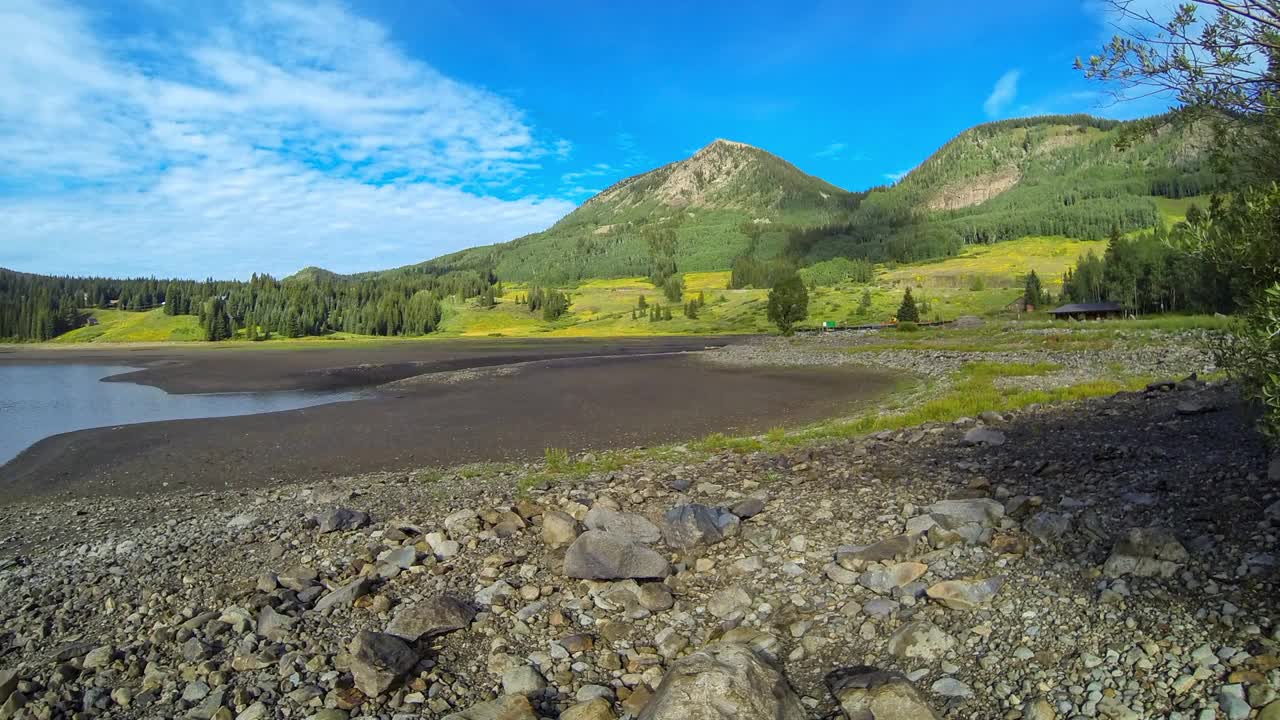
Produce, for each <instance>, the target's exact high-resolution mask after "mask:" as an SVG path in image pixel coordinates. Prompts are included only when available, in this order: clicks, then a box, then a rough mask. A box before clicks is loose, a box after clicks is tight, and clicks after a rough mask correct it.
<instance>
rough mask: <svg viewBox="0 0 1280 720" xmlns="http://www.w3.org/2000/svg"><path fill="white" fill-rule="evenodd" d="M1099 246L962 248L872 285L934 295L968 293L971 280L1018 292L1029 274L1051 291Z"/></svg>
mask: <svg viewBox="0 0 1280 720" xmlns="http://www.w3.org/2000/svg"><path fill="white" fill-rule="evenodd" d="M1106 248H1107V243H1106V242H1105V241H1091V240H1072V239H1070V238H1065V237H1026V238H1022V239H1021V240H1010V241H1008V242H1002V243H995V244H993V245H968V246H966V247H965V248H964V250H962V251H961V253H960V254H959V255H958V256H956V257H953V258H946V259H945V260H939V261H935V262H926V263H915V264H912V265H899V266H897V267H896V268H893V269H889V270H887V271H885V272H884V273H883V274H882V275H880V276H879V277H878V278H877V281H878V282H880V283H882V284H884V283H888V284H891V285H904V286H905V285H910V286H912V287H923V288H926V289H938V290H969V289H970V288H971V287H972V286H973V280H974V278H981V280H982V284H983V285H985V286H986V287H987V288H992V289H1008V288H1016V289H1018V290H1021V289H1022V282H1023V277H1024V276H1025V275H1026V274H1027V273H1029V272H1030V271H1032V270H1035V271H1036V274H1037V275H1039V276H1040V279H1041V282H1042V283H1043V284H1044V286H1045V287H1046V289H1053V290H1054V291H1055V292H1056V290H1057V288H1058V287H1060V286H1061V285H1062V275H1063V273H1065V272H1066V271H1067V269H1068V268H1070V267H1073V266H1074V265H1075V264H1076V260H1078V259H1079V258H1080V257H1081V256H1083V255H1084V254H1085V253H1087V252H1089V251H1090V250H1092V251H1093V252H1095V253H1099V254H1101V253H1102V252H1103V251H1105V250H1106Z"/></svg>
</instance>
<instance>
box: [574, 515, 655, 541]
mask: <svg viewBox="0 0 1280 720" xmlns="http://www.w3.org/2000/svg"><path fill="white" fill-rule="evenodd" d="M582 524H583V525H586V526H587V529H588V530H604V531H605V532H611V533H614V534H616V535H623V536H626V537H629V538H631V539H632V540H634V541H636V542H641V543H656V542H658V540H661V539H662V533H661V532H660V531H659V530H658V526H657V525H654V524H653V523H651V522H649V521H648V520H647V519H645V518H644V517H643V516H640V515H636V514H635V513H623V512H618V511H617V510H610V509H609V508H606V507H598V506H597V507H593V508H591V511H590V512H588V513H587V516H586V517H585V518H583V520H582Z"/></svg>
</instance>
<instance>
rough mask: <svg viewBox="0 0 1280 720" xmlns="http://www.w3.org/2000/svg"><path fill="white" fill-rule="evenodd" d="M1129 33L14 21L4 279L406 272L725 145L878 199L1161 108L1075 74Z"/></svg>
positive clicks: (1005, 17) (120, 15)
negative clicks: (1025, 137) (1027, 138)
mask: <svg viewBox="0 0 1280 720" xmlns="http://www.w3.org/2000/svg"><path fill="white" fill-rule="evenodd" d="M1139 4H1140V5H1141V6H1142V7H1144V8H1148V9H1151V10H1152V11H1154V12H1156V13H1157V14H1159V13H1161V12H1163V8H1165V7H1167V6H1168V5H1169V4H1170V3H1168V2H1162V1H1161V0H1142V1H1141V2H1140V3H1139ZM975 7H977V8H980V9H974V8H975ZM1111 20H1113V18H1109V17H1108V16H1107V14H1106V12H1105V11H1104V10H1103V9H1102V5H1101V4H1100V3H1099V2H1098V0H1032V1H1030V2H1028V1H1027V0H1021V1H1007V0H997V1H996V2H990V3H984V4H979V5H977V6H974V5H971V4H968V3H955V2H951V1H949V0H930V1H928V2H926V1H924V0H902V1H900V2H894V3H861V2H859V3H849V2H830V3H824V2H819V3H779V2H770V3H763V2H761V3H753V2H733V3H730V2H705V3H665V2H658V3H648V4H646V5H644V6H643V7H641V6H638V5H635V4H633V3H602V2H561V3H552V2H548V3H529V2H487V3H474V2H454V1H449V2H442V1H433V0H423V1H421V2H401V1H396V2H390V1H382V0H369V1H367V2H354V1H353V2H349V3H340V2H319V3H311V2H306V3H303V2H296V3H295V2H290V1H289V0H281V1H278V2H239V1H235V0H230V1H226V2H223V1H221V0H214V1H211V2H200V3H194V2H189V3H181V2H180V3H168V2H162V1H161V0H136V1H134V2H119V1H111V0H109V1H104V2H93V3H76V2H69V1H68V0H0V97H4V98H5V101H4V102H3V103H0V266H4V267H10V268H13V269H18V270H25V271H30V272H43V273H58V274H64V273H65V274H101V275H157V276H184V277H206V276H216V277H247V276H248V274H249V273H251V272H254V271H259V272H262V271H265V272H271V273H273V274H277V275H283V274H288V273H290V272H292V271H294V270H296V269H298V268H300V267H302V266H304V265H309V264H315V265H322V266H324V267H328V268H331V269H334V270H337V271H340V272H353V271H359V270H370V269H379V268H386V267H393V266H396V265H402V264H406V263H411V262H418V261H421V260H424V259H427V258H430V257H434V256H436V255H439V254H442V253H444V252H448V251H451V250H456V249H459V248H462V247H468V246H471V245H477V244H485V243H492V242H500V241H503V240H508V239H511V238H514V237H517V236H519V235H522V234H525V233H528V232H533V231H537V230H540V229H543V228H545V227H547V226H548V225H550V224H551V223H553V222H554V221H555V220H556V219H558V218H559V217H561V216H562V215H564V214H565V213H566V212H568V211H570V210H572V209H573V207H574V206H575V205H576V204H578V203H580V202H582V201H583V200H585V199H586V198H588V197H590V195H591V194H593V193H594V192H597V191H599V190H600V189H603V188H605V187H607V186H608V185H609V184H611V183H613V182H615V181H617V180H619V179H621V178H623V177H626V176H628V175H632V174H635V173H638V172H642V171H644V170H647V169H650V168H652V167H656V166H658V165H661V164H663V163H667V162H671V161H673V160H678V159H680V158H683V157H686V156H688V155H689V154H691V153H692V152H694V151H696V150H697V149H698V148H699V147H701V146H703V145H705V144H707V143H708V142H710V141H711V140H713V139H715V138H717V137H723V138H728V139H732V140H738V141H741V142H746V143H750V144H753V145H757V146H759V147H762V148H764V149H766V150H769V151H770V152H773V153H776V154H778V155H781V156H782V157H784V158H786V159H788V160H790V161H791V162H793V163H795V164H796V165H798V166H799V167H801V168H802V169H804V170H805V171H807V172H810V173H813V174H815V175H819V176H821V177H823V178H825V179H827V180H829V181H831V182H833V183H835V184H837V185H840V186H842V187H845V188H847V189H851V190H853V189H862V188H866V187H869V186H872V185H878V184H882V183H886V182H891V181H892V179H893V178H895V177H898V176H900V174H902V173H904V172H906V171H907V170H909V169H910V168H912V167H914V166H915V165H916V164H918V163H919V162H921V161H922V160H923V159H925V158H926V157H927V156H928V155H929V153H931V152H932V151H933V150H935V149H936V148H937V147H938V146H940V145H941V144H942V143H944V142H946V141H947V140H948V139H949V138H951V137H952V136H954V135H955V134H957V133H959V132H961V131H962V130H964V129H965V128H968V127H970V126H972V125H975V124H978V123H981V122H985V121H987V120H991V119H998V118H1006V117H1016V116H1023V115H1032V114H1044V113H1066V112H1090V113H1094V114H1099V115H1104V116H1109V117H1117V118H1131V117H1137V116H1141V115H1146V114H1150V113H1153V112H1159V111H1161V110H1162V109H1164V107H1165V105H1166V104H1165V103H1163V102H1160V101H1158V100H1145V101H1142V102H1135V103H1119V104H1117V103H1115V102H1114V101H1112V100H1111V98H1110V96H1109V95H1108V94H1107V93H1106V92H1105V90H1104V89H1103V88H1100V87H1098V86H1096V85H1093V84H1091V83H1088V82H1086V81H1085V80H1084V79H1083V78H1081V77H1080V76H1079V74H1078V73H1077V72H1075V71H1074V70H1073V69H1072V66H1071V65H1072V61H1073V60H1074V58H1075V57H1076V56H1077V55H1088V54H1089V53H1090V52H1093V51H1096V49H1097V48H1098V47H1099V46H1100V45H1101V44H1102V43H1103V42H1104V41H1105V40H1106V39H1107V38H1108V37H1109V36H1110V34H1111V33H1112V28H1111V27H1109V23H1110V21H1111Z"/></svg>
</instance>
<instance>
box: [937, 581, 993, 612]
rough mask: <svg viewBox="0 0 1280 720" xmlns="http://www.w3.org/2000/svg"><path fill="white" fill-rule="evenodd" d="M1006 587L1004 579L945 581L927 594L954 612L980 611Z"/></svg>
mask: <svg viewBox="0 0 1280 720" xmlns="http://www.w3.org/2000/svg"><path fill="white" fill-rule="evenodd" d="M1002 585H1004V578H1003V577H993V578H987V579H986V580H944V581H943V582H940V583H936V584H934V585H932V586H930V587H929V589H928V590H927V591H926V593H927V594H928V595H929V597H930V598H932V599H933V600H934V601H935V602H938V603H940V604H942V605H943V606H945V607H948V608H951V609H952V610H979V609H982V608H985V607H988V606H990V605H991V601H992V600H993V599H994V598H995V596H996V593H997V592H999V590H1000V587H1001V586H1002Z"/></svg>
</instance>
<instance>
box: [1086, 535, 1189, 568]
mask: <svg viewBox="0 0 1280 720" xmlns="http://www.w3.org/2000/svg"><path fill="white" fill-rule="evenodd" d="M1188 559H1190V556H1189V555H1187V550H1186V548H1184V547H1183V546H1182V543H1180V542H1178V538H1177V537H1176V536H1174V534H1173V533H1171V532H1169V531H1168V530H1165V529H1163V528H1134V529H1132V530H1130V531H1129V537H1128V538H1127V539H1125V540H1123V541H1121V542H1119V543H1117V544H1116V546H1115V548H1114V549H1113V550H1112V551H1111V557H1109V558H1107V562H1106V564H1105V565H1103V567H1102V572H1103V574H1104V575H1106V576H1108V577H1120V576H1121V575H1137V576H1138V577H1166V578H1167V577H1173V576H1174V575H1175V574H1176V573H1177V572H1178V570H1179V569H1180V568H1181V567H1182V565H1183V564H1184V563H1186V561H1187V560H1188Z"/></svg>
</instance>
